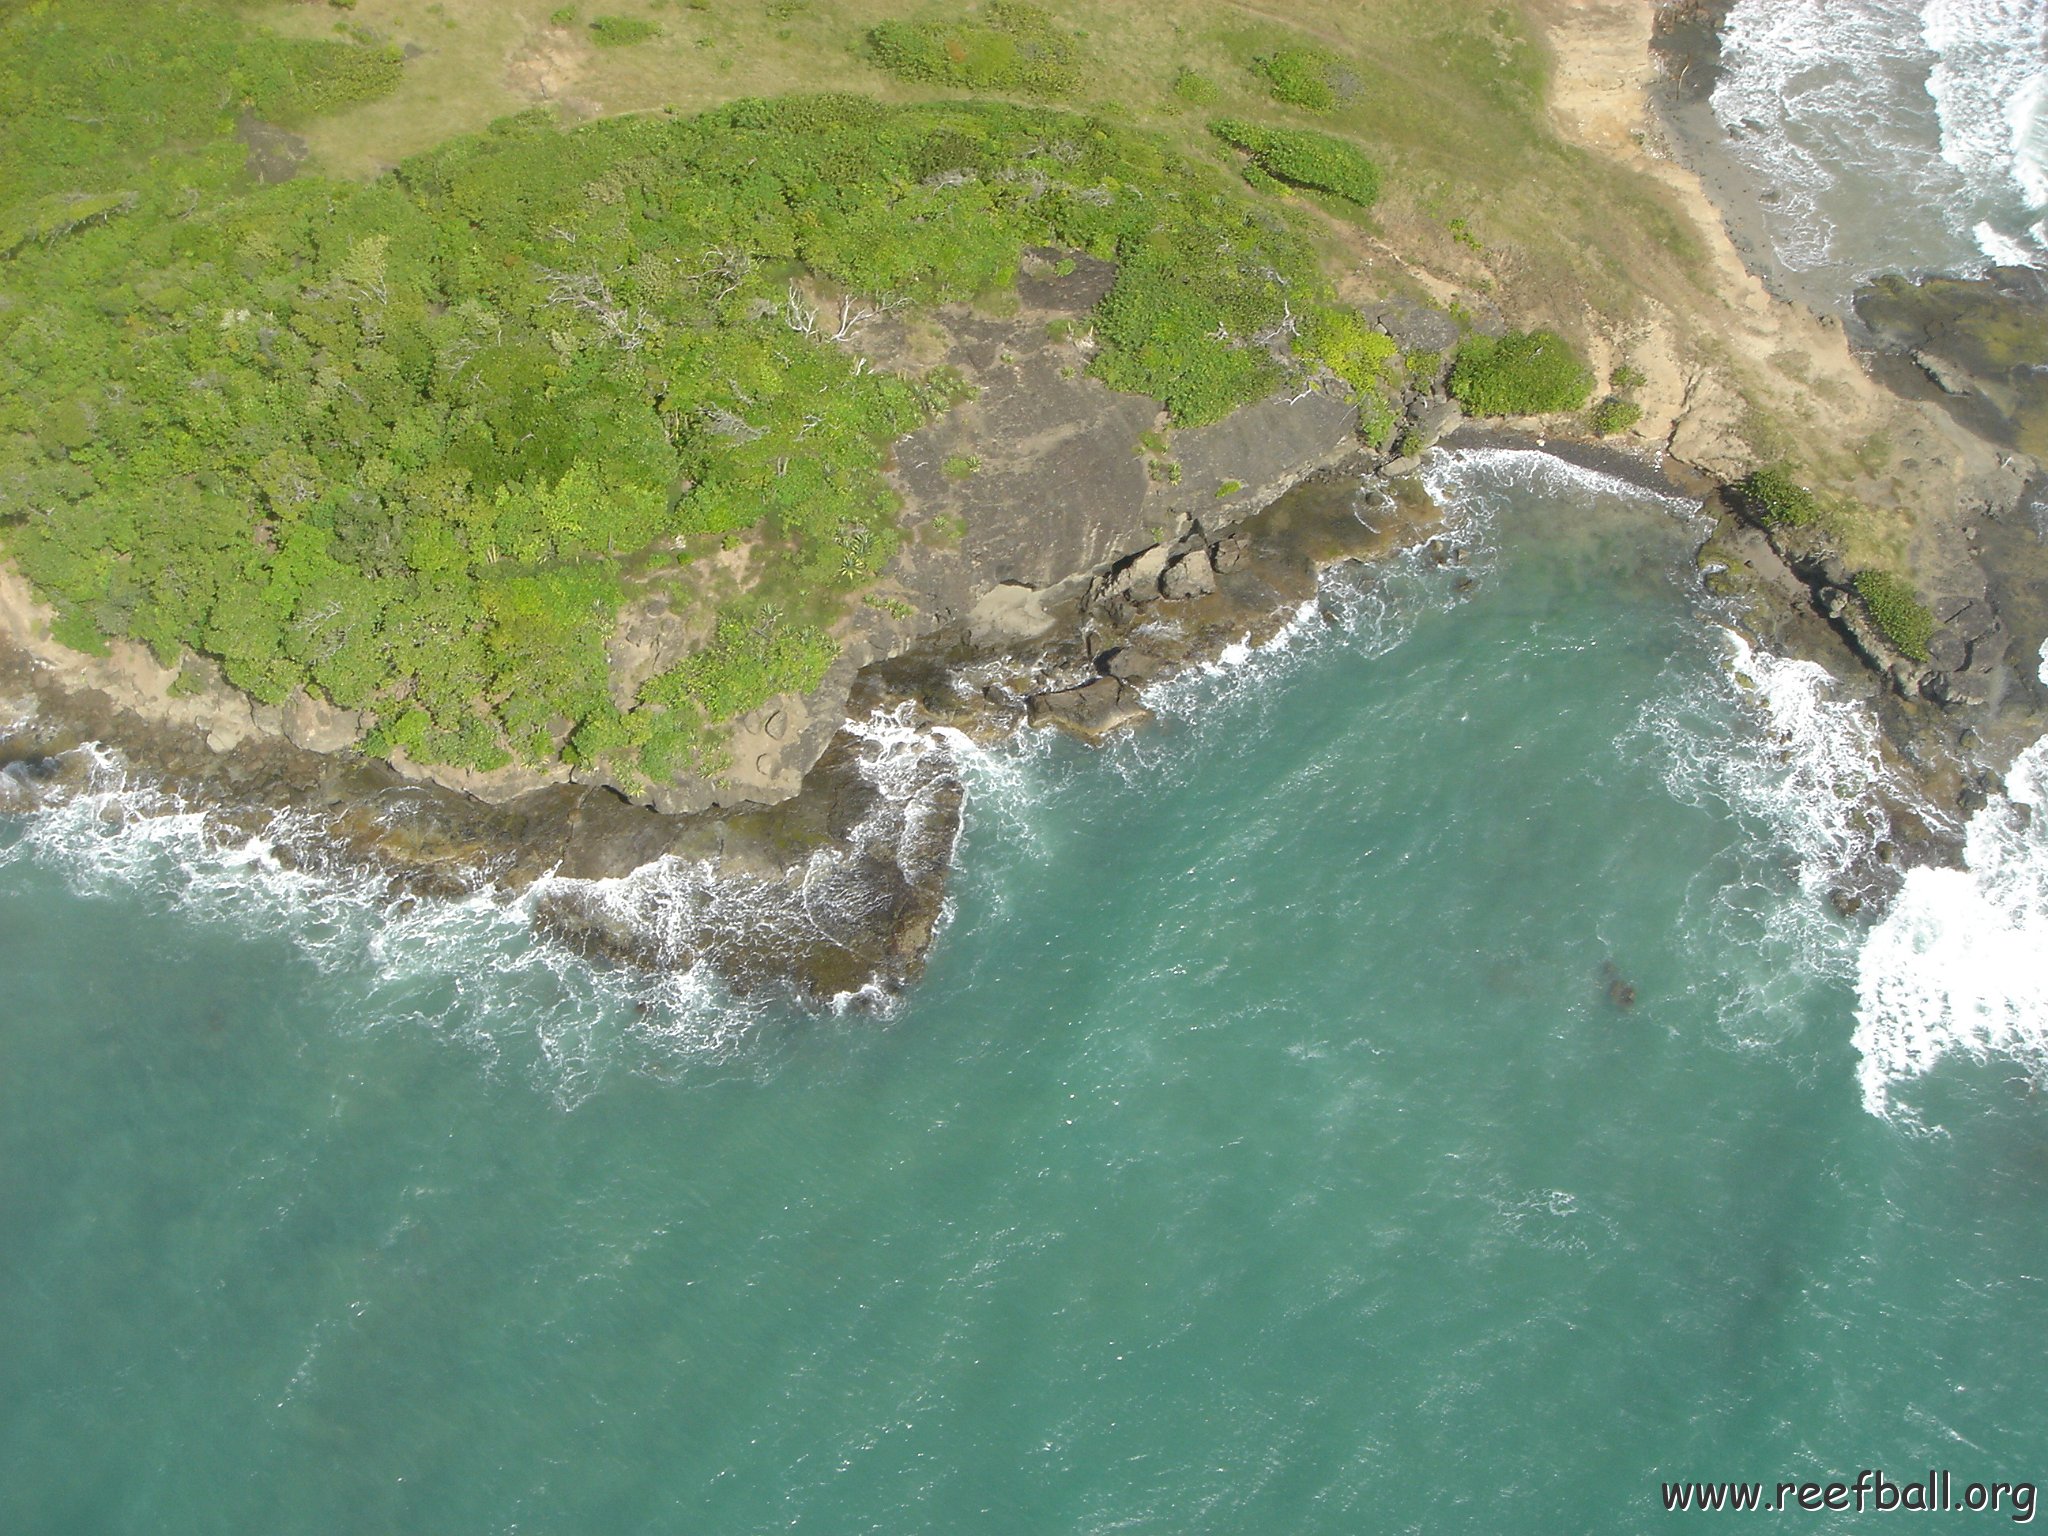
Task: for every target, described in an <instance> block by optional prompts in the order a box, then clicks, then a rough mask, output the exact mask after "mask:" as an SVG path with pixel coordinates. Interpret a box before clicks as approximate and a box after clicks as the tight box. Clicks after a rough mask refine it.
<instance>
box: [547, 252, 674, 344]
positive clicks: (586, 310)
mask: <svg viewBox="0 0 2048 1536" xmlns="http://www.w3.org/2000/svg"><path fill="white" fill-rule="evenodd" d="M534 271H535V272H537V273H538V274H539V275H540V279H541V281H542V282H544V283H545V284H547V288H548V297H547V303H548V306H549V307H550V308H554V307H556V306H560V307H562V308H565V309H569V310H573V311H575V312H576V313H578V314H581V315H585V316H587V317H589V318H590V319H591V320H593V321H595V322H596V323H597V327H598V329H599V330H601V331H603V332H604V334H605V337H606V339H607V340H609V341H610V342H611V343H612V345H613V346H615V347H617V348H618V349H619V350H620V351H622V352H637V351H639V350H640V348H641V347H643V346H645V345H646V344H647V338H648V337H650V336H653V335H655V334H657V333H658V332H659V331H660V330H661V322H660V321H658V320H656V319H655V318H654V316H653V315H651V314H649V313H648V312H647V311H646V310H645V309H643V308H641V307H640V306H639V305H637V304H624V303H621V302H620V301H619V299H618V298H617V296H616V295H614V294H613V293H612V290H611V285H610V284H608V283H607V282H605V280H604V279H603V278H601V277H599V276H598V275H597V274H596V273H595V272H557V271H555V270H554V269H553V268H551V267H536V268H534Z"/></svg>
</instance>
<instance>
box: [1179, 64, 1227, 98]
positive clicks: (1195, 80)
mask: <svg viewBox="0 0 2048 1536" xmlns="http://www.w3.org/2000/svg"><path fill="white" fill-rule="evenodd" d="M1170 89H1171V90H1172V91H1173V94H1174V97H1175V98H1176V99H1177V100H1180V101H1184V102H1186V103H1187V104H1188V105H1189V106H1191V107H1213V106H1215V105H1216V104H1217V103H1218V102H1220V101H1222V100H1223V90H1222V88H1221V87H1220V86H1218V85H1217V84H1216V82H1215V81H1214V80H1211V79H1210V78H1209V77H1208V76H1207V75H1205V74H1203V73H1202V72H1201V71H1200V70H1197V69H1190V68H1188V66H1187V65H1185V64H1183V65H1181V67H1180V68H1179V69H1177V70H1176V71H1174V76H1173V85H1172V86H1171V87H1170Z"/></svg>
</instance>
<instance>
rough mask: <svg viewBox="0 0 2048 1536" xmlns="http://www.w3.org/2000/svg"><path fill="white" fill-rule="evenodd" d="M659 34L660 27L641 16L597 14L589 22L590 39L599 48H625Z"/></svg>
mask: <svg viewBox="0 0 2048 1536" xmlns="http://www.w3.org/2000/svg"><path fill="white" fill-rule="evenodd" d="M659 36H661V28H660V27H657V26H656V25H655V24H654V23H653V22H651V21H649V20H647V19H646V18H645V17H642V16H599V17H597V18H596V19H595V20H593V21H592V22H591V23H590V40H591V41H592V42H593V43H595V44H597V46H598V47H600V48H626V47H630V46H631V45H632V44H634V43H644V42H646V41H647V40H648V39H649V38H650V37H659Z"/></svg>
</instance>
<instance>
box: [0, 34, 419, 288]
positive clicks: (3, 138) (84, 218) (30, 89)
mask: <svg viewBox="0 0 2048 1536" xmlns="http://www.w3.org/2000/svg"><path fill="white" fill-rule="evenodd" d="M401 69H402V61H401V59H400V56H399V53H398V50H397V49H395V48H387V47H365V46H363V45H361V44H358V43H354V42H337V41H332V40H321V41H306V40H300V39H296V38H284V37H278V36H275V35H272V34H270V33H266V32H256V31H252V30H250V29H248V28H246V27H244V26H243V25H242V24H241V22H240V20H239V18H238V17H237V16H236V14H235V12H234V11H233V10H232V9H231V8H229V7H227V6H225V5H220V4H212V3H200V0H155V3H152V4H148V5H131V4H122V3H118V0H67V3H66V4H65V5H64V6H63V8H62V11H61V12H60V13H52V12H51V9H50V7H48V6H45V5H37V6H12V7H9V8H7V9H6V10H4V11H0V125H4V132H0V205H4V214H0V231H4V233H0V250H12V249H14V248H15V247H18V246H20V245H23V244H25V243H28V242H30V241H36V240H57V239H61V238H63V237H64V236H65V235H68V234H70V233H72V232H73V231H74V230H75V229H78V228H80V227H83V226H84V225H86V224H89V223H95V222H104V221H105V220H106V219H108V218H109V217H111V216H113V215H114V214H115V213H116V212H117V211H120V212H125V211H127V210H129V209H132V208H135V207H137V206H140V205H143V203H144V196H143V190H142V189H143V188H145V187H147V188H148V189H149V197H148V199H147V204H148V206H150V207H151V208H156V207H159V206H161V205H164V204H166V203H168V204H169V205H170V206H171V207H173V208H178V207H186V206H188V204H189V200H190V199H191V198H193V197H197V196H200V195H203V194H205V193H207V192H211V191H214V190H217V189H219V188H221V187H223V186H225V185H227V184H229V183H230V182H232V181H234V180H235V179H237V178H238V177H239V176H240V175H241V174H242V164H243V158H244V156H243V150H242V147H241V146H240V145H239V144H237V143H236V142H235V138H234V135H235V126H236V118H237V116H238V115H239V114H244V113H246V114H249V115H251V116H254V117H257V118H261V119H263V120H264V121H266V122H271V123H279V124H285V125H296V124H298V123H300V122H301V121H303V120H304V119H306V118H308V117H311V116H313V115H314V114H316V113H319V112H326V111H332V110H334V109H336V108H338V107H342V106H347V105H349V104H351V103H354V102H360V101H367V100H369V99H371V98H373V97H376V96H381V95H384V94H385V93H387V92H389V91H390V90H391V89H392V88H393V87H394V86H395V85H396V84H397V83H398V80H399V75H400V72H401ZM188 188H189V189H190V191H188V190H187V189H188Z"/></svg>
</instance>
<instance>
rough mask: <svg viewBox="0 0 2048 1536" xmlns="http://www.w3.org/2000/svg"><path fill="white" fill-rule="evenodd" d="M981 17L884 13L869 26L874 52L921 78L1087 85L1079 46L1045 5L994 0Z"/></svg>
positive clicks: (1057, 90)
mask: <svg viewBox="0 0 2048 1536" xmlns="http://www.w3.org/2000/svg"><path fill="white" fill-rule="evenodd" d="M982 18H983V19H981V20H979V21H971V20H965V19H963V20H959V21H916V22H913V21H885V22H883V23H882V24H881V25H880V26H878V27H876V28H874V29H873V30H872V31H871V32H869V33H868V36H867V52H868V57H869V58H870V59H871V60H872V61H873V62H874V63H875V64H877V65H879V66H880V67H881V68H883V69H886V70H887V71H888V72H889V73H890V74H892V75H895V76H898V77H899V78H901V79H904V80H911V81H915V82H916V83H918V84H920V85H952V86H960V87H964V88H965V89H968V90H975V91H1008V92H1013V93H1015V94H1016V95H1019V96H1039V97H1047V98H1053V99H1058V98H1061V97H1066V96H1071V95H1073V94H1074V93H1075V91H1077V90H1079V89H1080V85H1081V54H1080V48H1079V46H1078V45H1077V44H1076V43H1075V41H1074V37H1073V34H1072V33H1070V32H1067V31H1064V30H1063V29H1061V28H1060V27H1059V26H1058V25H1057V24H1056V23H1055V22H1054V21H1053V19H1052V18H1051V17H1050V16H1048V15H1047V14H1046V13H1045V12H1044V11H1041V10H1039V9H1038V7H1036V6H1034V5H1026V4H1023V3H1022V0H989V4H988V5H987V6H986V7H985V9H984V10H983V12H982Z"/></svg>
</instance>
